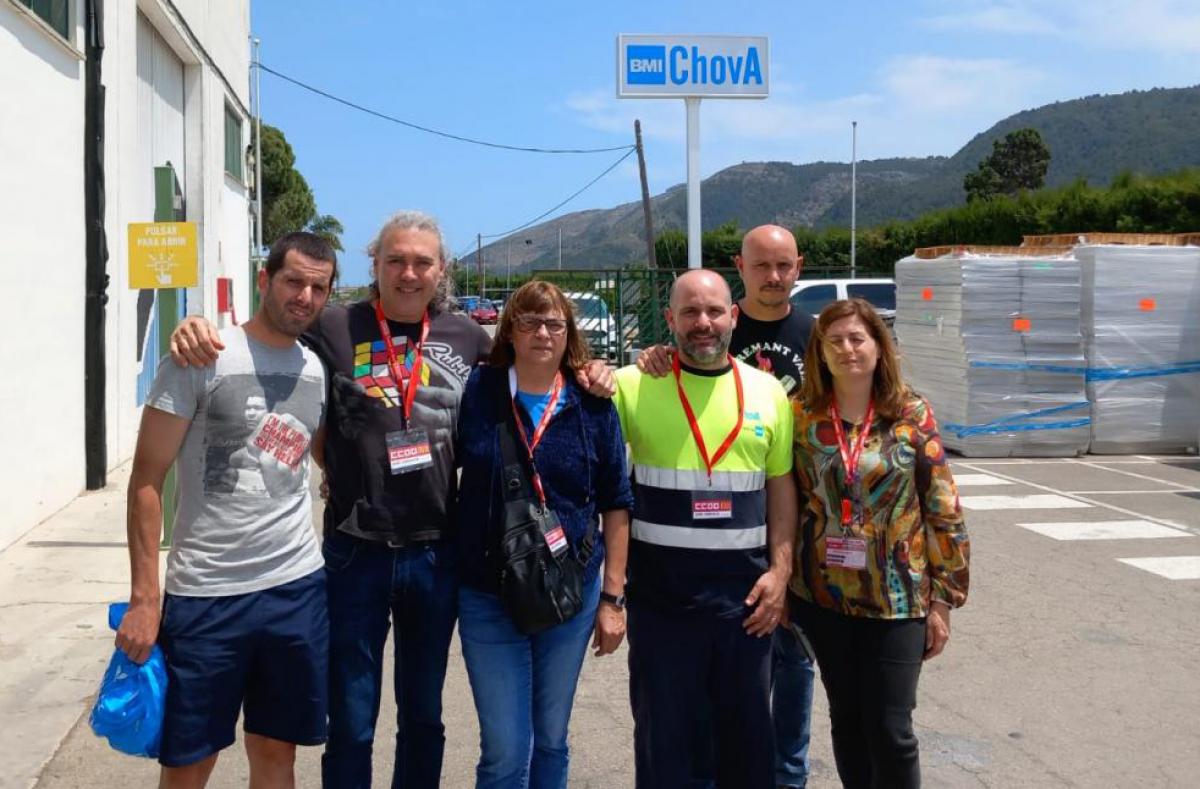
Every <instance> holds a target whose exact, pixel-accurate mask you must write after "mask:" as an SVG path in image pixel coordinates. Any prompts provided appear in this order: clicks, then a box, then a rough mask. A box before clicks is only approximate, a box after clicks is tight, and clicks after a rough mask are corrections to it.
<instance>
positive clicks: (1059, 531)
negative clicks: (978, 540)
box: [1017, 521, 1193, 540]
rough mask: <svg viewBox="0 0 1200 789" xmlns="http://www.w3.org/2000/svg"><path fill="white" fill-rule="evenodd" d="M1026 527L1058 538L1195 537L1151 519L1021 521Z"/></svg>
mask: <svg viewBox="0 0 1200 789" xmlns="http://www.w3.org/2000/svg"><path fill="white" fill-rule="evenodd" d="M1017 525H1018V526H1020V527H1021V528H1023V529H1029V530H1030V531H1032V532H1037V533H1038V534H1042V535H1045V536H1047V537H1051V538H1053V539H1055V540H1153V539H1163V538H1168V537H1192V536H1193V535H1192V534H1191V533H1189V532H1186V531H1183V530H1181V529H1172V528H1170V527H1169V526H1161V525H1159V524H1157V523H1151V522H1150V521H1095V522H1093V521H1085V522H1082V523H1018V524H1017Z"/></svg>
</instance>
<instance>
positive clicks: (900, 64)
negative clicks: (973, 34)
mask: <svg viewBox="0 0 1200 789" xmlns="http://www.w3.org/2000/svg"><path fill="white" fill-rule="evenodd" d="M880 77H881V82H882V83H883V84H884V85H885V86H886V89H887V92H888V94H889V97H890V99H891V101H892V102H893V103H895V104H896V105H897V106H898V108H899V109H900V111H901V112H902V113H905V114H908V112H910V111H912V110H920V111H924V112H929V113H962V112H974V113H978V112H980V111H985V112H986V111H997V110H1008V111H1010V112H1011V111H1015V110H1016V109H1023V107H1022V106H1020V105H1021V104H1022V101H1023V99H1024V98H1025V97H1028V96H1029V94H1030V92H1031V91H1030V88H1031V87H1034V86H1035V85H1036V84H1037V83H1039V82H1041V81H1042V74H1041V73H1040V72H1038V71H1037V70H1036V69H1033V68H1030V67H1027V66H1022V65H1021V64H1019V63H1016V62H1014V61H1010V60H1001V59H976V60H972V59H966V58H942V57H935V56H933V55H913V56H899V57H895V58H892V59H891V60H890V61H888V63H887V64H886V65H885V66H884V68H883V70H882V72H881V74H880ZM1014 105H1016V106H1015V108H1014Z"/></svg>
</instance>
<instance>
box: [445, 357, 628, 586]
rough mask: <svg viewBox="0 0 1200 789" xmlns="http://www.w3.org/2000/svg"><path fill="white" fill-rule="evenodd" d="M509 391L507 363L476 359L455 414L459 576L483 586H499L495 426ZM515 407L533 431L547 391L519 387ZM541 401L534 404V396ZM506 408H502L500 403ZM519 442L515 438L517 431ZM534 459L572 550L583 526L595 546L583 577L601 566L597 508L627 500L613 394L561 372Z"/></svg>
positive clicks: (500, 517)
mask: <svg viewBox="0 0 1200 789" xmlns="http://www.w3.org/2000/svg"><path fill="white" fill-rule="evenodd" d="M501 396H503V397H504V398H508V397H509V388H508V371H507V369H495V368H491V367H479V368H476V369H475V370H474V371H472V373H471V376H470V377H469V378H468V379H467V385H466V390H465V391H464V393H463V399H462V405H461V407H460V409H459V419H458V446H457V452H456V455H457V458H458V462H459V464H460V465H461V466H462V479H461V480H460V482H459V490H458V512H457V515H456V521H455V522H456V525H457V529H456V531H457V544H458V563H459V574H460V578H461V581H462V583H463V584H465V585H467V586H470V587H473V588H476V589H481V590H484V591H488V592H495V591H497V589H498V587H499V562H498V556H497V554H498V552H499V544H500V534H501V532H502V531H503V529H504V506H503V504H504V497H503V493H502V491H501V487H500V472H501V468H502V467H503V461H502V460H501V457H500V441H499V438H498V432H497V418H498V409H497V407H496V403H497V401H498V400H499V398H500V397H501ZM517 400H518V403H520V404H521V405H522V406H523V407H521V408H518V409H517V412H518V413H519V414H520V415H521V419H522V421H523V422H524V424H525V429H526V431H527V434H528V435H529V436H530V437H531V438H532V436H533V430H534V426H535V425H536V422H534V421H532V420H531V419H530V414H529V412H530V411H533V410H537V411H538V416H539V417H540V415H541V413H542V412H543V411H544V410H545V407H546V405H547V404H548V403H549V396H548V395H545V396H539V395H528V394H525V393H524V392H518V395H517ZM539 403H540V408H539V405H538V404H539ZM504 412H505V413H507V408H506V409H505V411H504ZM516 440H517V447H518V449H519V448H520V446H521V444H520V438H519V437H517V439H516ZM533 462H534V465H535V467H536V468H537V470H538V474H539V475H540V476H541V478H542V484H543V486H544V487H545V490H546V502H547V504H548V505H549V506H550V508H551V509H553V510H554V512H555V513H557V515H558V517H559V519H560V520H561V521H562V524H563V530H564V531H565V532H566V535H567V540H568V542H569V543H570V545H571V547H572V549H573V550H578V548H579V545H580V544H581V543H582V542H583V538H584V535H585V534H586V533H587V530H588V528H589V527H590V528H592V529H593V531H594V534H595V543H596V550H595V553H594V554H593V556H592V560H591V562H590V563H589V564H588V568H587V572H586V573H585V576H584V582H585V583H586V582H588V581H591V580H592V579H593V578H595V577H596V574H597V573H598V572H599V568H600V565H601V563H602V561H603V557H604V540H603V537H602V536H601V534H600V530H599V528H597V527H596V526H594V525H593V524H595V522H596V519H597V518H598V517H599V515H600V513H602V512H607V511H610V510H617V509H630V508H631V507H633V492H632V490H631V488H630V485H629V475H628V474H627V473H626V470H625V439H624V437H623V436H622V434H621V423H620V420H619V419H618V418H617V411H616V408H615V407H614V406H613V404H612V401H611V400H606V399H602V398H598V397H593V396H592V395H590V394H588V393H587V392H584V391H583V390H582V389H580V388H579V385H578V384H576V383H575V381H574V380H573V377H572V376H564V382H563V391H562V394H561V395H560V396H559V405H558V406H557V407H556V409H555V415H554V417H553V418H551V420H550V423H549V424H548V425H547V426H546V432H545V433H544V434H543V436H542V440H541V443H539V444H538V446H537V449H536V450H535V452H534V457H533Z"/></svg>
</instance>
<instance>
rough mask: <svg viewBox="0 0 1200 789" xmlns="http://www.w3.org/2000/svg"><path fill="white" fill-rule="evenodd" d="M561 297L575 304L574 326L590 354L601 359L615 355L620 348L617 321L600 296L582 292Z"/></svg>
mask: <svg viewBox="0 0 1200 789" xmlns="http://www.w3.org/2000/svg"><path fill="white" fill-rule="evenodd" d="M563 295H565V296H566V297H567V298H568V299H570V300H571V301H573V302H575V312H576V317H575V325H576V327H577V328H578V329H579V333H580V334H582V335H583V339H584V341H585V342H587V344H588V346H590V347H591V349H592V353H593V354H594V355H595V356H597V357H599V358H601V359H603V358H605V357H607V356H609V355H610V354H615V353H616V352H617V350H618V349H619V348H620V345H619V342H620V337H619V333H618V332H617V321H616V318H614V317H613V315H612V313H611V312H609V311H608V305H607V304H606V303H605V302H604V299H602V298H600V294H598V293H595V292H593V291H584V292H574V293H565V294H563Z"/></svg>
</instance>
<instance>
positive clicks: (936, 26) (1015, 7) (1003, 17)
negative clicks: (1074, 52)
mask: <svg viewBox="0 0 1200 789" xmlns="http://www.w3.org/2000/svg"><path fill="white" fill-rule="evenodd" d="M953 6H954V9H955V10H954V11H951V12H950V13H946V14H938V15H935V16H931V17H928V18H927V19H925V20H923V24H924V26H925V27H928V28H931V29H933V30H977V31H985V32H989V33H1035V34H1036V33H1052V32H1054V28H1053V26H1052V25H1051V24H1050V21H1049V20H1048V19H1047V18H1046V16H1045V15H1044V14H1040V13H1036V12H1034V11H1033V10H1031V9H1029V8H1026V7H1024V6H1023V5H1022V4H1021V3H1009V2H1004V3H985V4H975V5H974V6H973V7H971V6H972V4H970V3H962V2H958V3H954V4H953ZM964 6H967V7H966V8H965V10H964Z"/></svg>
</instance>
